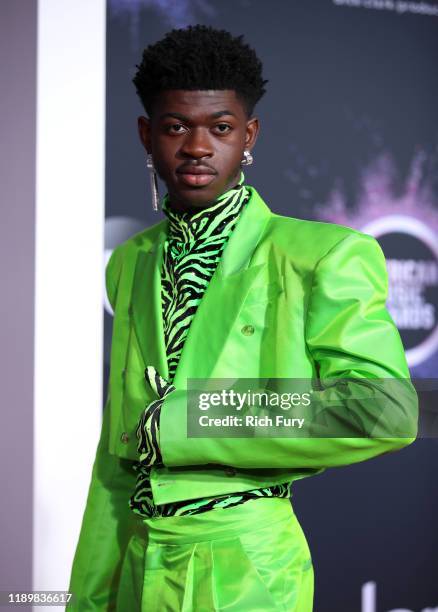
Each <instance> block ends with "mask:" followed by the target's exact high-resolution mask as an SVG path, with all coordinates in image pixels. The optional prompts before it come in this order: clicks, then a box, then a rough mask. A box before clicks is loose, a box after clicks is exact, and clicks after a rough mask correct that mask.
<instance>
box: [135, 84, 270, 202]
mask: <svg viewBox="0 0 438 612" xmlns="http://www.w3.org/2000/svg"><path fill="white" fill-rule="evenodd" d="M138 128H139V134H140V139H141V141H142V143H143V145H144V147H145V148H146V150H147V152H148V153H152V157H153V160H154V165H155V169H156V171H157V173H158V175H159V176H160V178H161V179H162V180H163V181H164V183H165V184H166V187H167V190H168V193H169V198H170V202H171V204H172V207H173V208H174V209H176V210H196V209H201V208H203V207H206V206H208V205H209V204H211V203H212V202H213V201H214V200H215V199H216V198H217V197H219V196H220V195H222V194H223V193H225V192H226V191H228V189H230V188H231V187H233V186H234V185H235V184H236V183H237V182H238V180H239V177H240V171H241V166H240V162H241V160H242V158H243V151H244V150H245V149H249V150H251V149H252V147H253V145H254V143H255V140H256V138H257V133H258V128H259V124H258V120H257V119H256V118H252V119H249V120H248V118H247V115H246V113H245V109H244V106H243V104H242V103H241V101H240V100H239V99H238V98H237V97H236V93H235V91H234V90H208V91H185V90H168V91H163V92H161V93H160V94H159V96H158V97H157V98H156V102H155V104H154V109H153V113H152V116H151V118H150V119H147V118H146V117H139V119H138Z"/></svg>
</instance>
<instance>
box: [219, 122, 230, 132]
mask: <svg viewBox="0 0 438 612" xmlns="http://www.w3.org/2000/svg"><path fill="white" fill-rule="evenodd" d="M215 127H216V128H217V129H218V130H219V133H220V134H226V133H227V132H228V131H230V130H231V126H230V125H228V124H227V123H218V124H217V125H216V126H215ZM222 128H225V129H222Z"/></svg>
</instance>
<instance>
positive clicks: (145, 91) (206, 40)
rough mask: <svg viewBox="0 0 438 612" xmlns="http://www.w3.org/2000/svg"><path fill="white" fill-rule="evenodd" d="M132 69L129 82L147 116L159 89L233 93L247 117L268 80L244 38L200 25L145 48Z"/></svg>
mask: <svg viewBox="0 0 438 612" xmlns="http://www.w3.org/2000/svg"><path fill="white" fill-rule="evenodd" d="M136 67H137V68H138V71H137V73H136V75H135V77H134V78H133V80H132V82H133V83H134V85H135V87H136V90H137V94H138V96H139V98H140V100H141V102H142V105H143V107H144V109H145V111H146V112H147V114H148V115H149V117H151V114H152V112H153V107H154V101H155V98H156V95H157V94H158V93H159V92H160V91H165V90H169V89H182V90H191V91H199V90H208V89H210V90H212V89H213V90H223V89H231V90H234V91H235V92H236V96H237V97H238V98H239V99H240V101H241V102H242V104H243V106H244V109H245V111H246V114H247V116H248V118H249V117H251V116H252V114H253V111H254V107H255V105H256V104H257V102H258V101H259V100H260V98H261V97H262V96H263V94H264V93H265V92H266V90H265V89H264V85H265V84H266V83H267V82H268V81H267V80H263V79H262V62H261V61H260V60H259V59H258V57H257V55H256V53H255V51H254V50H253V49H251V47H249V45H247V44H246V43H244V42H243V35H240V36H237V37H233V36H232V35H231V34H230V32H227V31H226V30H216V29H214V28H212V27H211V26H204V25H195V26H188V27H187V28H184V29H178V30H172V31H171V32H168V33H167V34H166V35H165V36H164V38H163V39H161V40H159V41H158V42H156V43H155V44H153V45H149V46H148V47H146V49H145V50H144V51H143V57H142V62H141V64H140V65H138V64H137V65H136Z"/></svg>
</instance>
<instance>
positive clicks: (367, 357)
mask: <svg viewBox="0 0 438 612" xmlns="http://www.w3.org/2000/svg"><path fill="white" fill-rule="evenodd" d="M387 289H388V279H387V273H386V266H385V259H384V256H383V253H382V251H381V249H380V246H379V245H378V243H377V241H376V240H375V239H374V238H371V237H370V236H367V235H365V234H360V233H356V232H352V233H351V234H349V235H348V236H347V237H346V238H344V239H343V240H341V241H340V242H339V243H337V244H336V245H335V246H334V247H333V248H332V249H331V250H330V251H329V252H328V253H327V254H326V255H325V256H324V257H323V258H322V259H321V260H320V261H319V262H318V264H317V266H316V267H315V270H314V276H313V283H312V290H311V294H310V298H309V303H308V310H307V319H306V328H305V335H306V343H307V347H308V350H309V352H310V354H311V357H312V359H313V360H314V363H315V366H316V370H317V374H318V378H319V379H320V380H321V381H324V380H327V379H330V380H332V381H333V380H334V382H332V383H331V385H330V386H329V387H328V388H325V389H323V390H321V391H317V392H316V393H315V394H314V396H313V402H312V403H313V407H314V409H315V410H316V409H318V407H319V415H320V416H321V413H322V412H324V411H326V412H327V415H328V416H329V417H330V416H331V417H332V418H335V419H336V417H339V420H340V421H342V422H343V433H342V436H339V437H334V436H333V433H332V434H331V437H321V429H320V430H319V434H318V430H317V429H316V430H315V429H314V431H316V433H317V436H313V437H312V436H309V437H306V438H304V437H288V438H269V437H256V438H214V437H210V438H188V437H187V433H186V432H187V393H186V392H185V391H182V390H176V391H174V392H173V393H172V394H170V395H169V396H168V397H167V398H165V400H164V402H163V405H162V407H161V424H160V432H161V433H160V436H161V442H160V445H161V453H162V457H163V462H164V465H166V466H169V467H171V466H183V465H199V464H206V463H218V464H224V465H232V466H235V467H244V468H280V467H283V468H284V467H290V468H304V467H309V468H325V467H333V466H340V465H348V464H351V463H356V462H359V461H364V460H366V459H369V458H371V457H374V456H377V455H379V454H382V453H385V452H389V451H393V450H397V449H399V448H402V447H403V446H406V445H408V444H410V443H411V442H413V441H414V440H415V436H416V431H417V418H418V401H417V395H416V392H415V389H414V387H413V386H412V384H411V382H410V380H409V371H408V367H407V364H406V359H405V355H404V350H403V346H402V343H401V339H400V336H399V333H398V330H397V328H396V327H395V324H394V322H393V321H392V319H391V317H390V315H389V313H388V311H387V310H386V307H385V301H386V297H387ZM291 375H293V373H291ZM387 379H399V380H397V381H396V382H397V385H393V386H392V389H396V391H397V392H396V393H393V392H390V391H388V390H389V389H391V386H390V385H389V386H388V385H387V384H385V380H387ZM336 380H338V381H339V383H336ZM364 389H365V390H366V392H367V400H366V401H365V402H362V401H358V400H357V399H355V398H357V397H358V396H359V397H360V396H361V394H362V395H363V391H364ZM370 411H371V412H370ZM373 417H375V422H376V423H377V424H378V427H379V428H380V429H375V430H374V431H372V432H368V434H371V435H367V432H365V434H363V433H362V434H361V424H362V425H363V423H366V422H369V419H370V418H371V420H372V419H373ZM375 431H381V432H382V433H381V436H380V435H376V433H375ZM349 432H351V433H349ZM392 432H394V434H393V435H392Z"/></svg>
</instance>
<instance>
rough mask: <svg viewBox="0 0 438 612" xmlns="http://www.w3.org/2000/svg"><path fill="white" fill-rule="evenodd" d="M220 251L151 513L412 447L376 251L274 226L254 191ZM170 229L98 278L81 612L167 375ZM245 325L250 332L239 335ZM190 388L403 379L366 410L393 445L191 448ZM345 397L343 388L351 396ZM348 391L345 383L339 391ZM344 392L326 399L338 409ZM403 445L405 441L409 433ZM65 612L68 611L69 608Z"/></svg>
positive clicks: (150, 232)
mask: <svg viewBox="0 0 438 612" xmlns="http://www.w3.org/2000/svg"><path fill="white" fill-rule="evenodd" d="M249 189H250V192H251V199H250V201H249V203H248V205H247V206H246V208H245V209H244V210H243V212H242V216H241V218H240V219H239V222H238V224H237V226H236V228H235V229H234V231H233V233H232V234H231V237H230V239H229V241H228V243H227V245H226V246H225V249H224V252H223V254H222V258H221V260H220V262H219V264H218V267H217V269H216V271H215V274H214V275H213V277H212V279H211V281H210V283H209V285H208V287H207V290H206V292H205V294H204V296H203V298H202V301H201V303H200V305H199V307H198V310H197V312H196V315H195V318H194V320H193V322H192V324H191V327H190V330H189V334H188V336H187V339H186V342H185V344H184V347H183V351H182V354H181V358H180V361H179V364H178V368H177V371H176V374H175V377H174V380H173V384H174V385H175V387H176V391H174V392H172V393H170V394H169V395H168V396H167V397H166V399H165V401H164V404H163V406H162V410H161V421H160V447H161V453H162V457H163V462H164V465H165V467H159V468H157V467H154V468H153V469H152V473H151V485H152V491H153V495H154V500H155V503H156V504H163V503H169V502H173V501H181V500H184V499H195V498H201V497H202V498H204V497H209V496H218V495H221V494H227V493H232V492H238V491H245V490H250V489H256V488H261V487H265V486H270V485H274V484H279V483H284V482H287V481H292V480H297V479H299V478H303V477H305V476H310V475H312V474H315V473H318V472H321V471H322V470H324V469H325V468H328V467H334V466H341V465H347V464H351V463H355V462H359V461H364V460H366V459H369V458H372V457H374V456H376V455H379V454H382V453H386V452H390V451H394V450H397V449H399V448H402V447H403V446H406V445H408V444H410V443H411V442H412V441H413V440H414V439H415V435H416V423H417V410H418V406H417V396H416V393H415V390H414V388H413V386H412V385H411V383H410V382H409V372H408V368H407V364H406V360H405V356H404V351H403V346H402V343H401V340H400V337H399V334H398V331H397V329H396V327H395V325H394V323H393V321H392V319H391V317H390V315H389V313H388V311H387V310H386V308H385V300H386V296H387V273H386V267H385V260H384V256H383V253H382V251H381V249H380V247H379V245H378V243H377V242H376V240H375V239H374V238H372V237H371V236H368V235H366V234H363V233H360V232H357V231H354V230H352V229H350V228H347V227H343V226H339V225H334V224H329V223H321V222H315V221H306V220H299V219H294V218H289V217H284V216H280V215H277V214H274V213H272V212H271V211H270V209H269V208H268V206H267V205H266V204H265V203H264V201H263V200H262V198H261V197H260V195H259V194H258V193H257V191H256V190H255V189H254V188H252V187H249ZM167 224H168V220H167V219H164V220H163V221H161V222H160V223H158V224H156V225H154V226H152V227H150V228H148V229H146V230H145V231H143V232H141V233H139V234H137V235H135V236H134V237H132V238H130V239H129V240H127V241H126V242H125V243H123V244H122V245H120V246H119V247H117V248H116V249H115V251H114V252H113V254H112V256H111V258H110V261H109V263H108V266H107V270H106V285H107V294H108V297H109V300H110V302H111V305H112V307H113V310H114V326H113V339H112V349H111V370H110V382H109V392H108V399H107V403H106V407H105V410H104V417H103V425H102V433H101V438H100V442H99V446H98V449H97V453H96V459H95V463H94V467H93V472H92V479H91V484H90V489H89V494H88V499H87V505H86V509H85V513H84V518H83V523H82V529H81V534H80V538H79V543H78V546H77V550H76V555H75V559H74V564H73V570H72V578H71V584H70V589H71V590H72V591H73V592H74V593H75V594H76V595H77V597H78V598H79V602H80V604H79V606H78V608H77V609H80V610H81V612H83V611H84V610H103V609H111V606H112V602H114V597H115V594H116V591H117V582H118V576H119V572H120V566H121V562H122V560H123V554H124V550H125V548H126V545H127V541H128V539H129V536H130V534H131V532H132V528H133V525H134V523H135V522H136V521H137V520H138V517H136V516H135V515H134V514H133V513H132V511H131V510H130V509H129V507H128V500H129V497H130V495H131V494H132V492H133V489H134V486H135V478H136V476H135V473H134V472H133V471H132V463H131V461H132V460H136V459H138V454H137V450H136V444H137V440H136V436H135V429H136V426H137V423H138V420H139V417H140V414H141V412H142V411H143V410H144V408H145V407H146V405H147V404H148V403H149V402H151V401H152V400H154V399H156V397H153V396H152V395H151V393H152V391H151V390H150V389H148V386H147V385H146V383H145V378H144V369H145V367H146V365H154V366H155V367H156V369H157V370H158V372H159V373H160V374H161V375H162V376H163V377H164V378H166V377H167V375H168V370H167V363H166V351H165V344H164V336H163V323H162V316H161V294H160V290H161V279H160V271H161V263H162V255H163V243H164V240H165V238H166V234H167ZM248 326H252V328H253V330H254V331H253V333H252V334H248V333H245V332H243V331H242V330H247V329H248ZM189 378H218V379H219V378H233V379H234V378H277V379H278V378H284V379H287V378H289V379H290V378H297V379H298V378H300V379H316V378H321V379H325V378H350V379H357V380H362V381H363V380H364V379H369V380H368V382H369V384H370V385H371V386H372V384H373V379H385V378H398V379H405V385H404V387H403V392H402V393H401V394H396V395H397V396H396V397H392V396H391V395H390V394H389V395H388V394H385V393H384V392H381V391H379V389H378V388H376V389H374V397H375V406H376V410H380V411H383V412H385V413H386V414H389V415H391V418H392V419H393V421H394V420H395V421H396V422H397V425H398V428H399V430H400V431H401V432H405V433H402V434H400V436H397V437H385V438H376V437H372V438H371V437H342V438H334V437H333V438H302V439H299V438H297V437H283V438H269V437H266V438H196V439H194V438H188V437H187V430H186V426H187V409H186V389H187V379H189ZM353 384H354V383H353ZM347 387H348V384H347ZM348 391H349V390H348V388H347V389H346V388H345V386H343V385H340V386H339V388H337V387H336V386H335V387H332V388H331V389H330V394H331V399H332V400H333V399H336V398H339V401H340V402H342V400H343V399H345V397H346V394H347V393H348ZM406 432H408V433H406ZM69 609H73V606H70V608H69Z"/></svg>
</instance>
